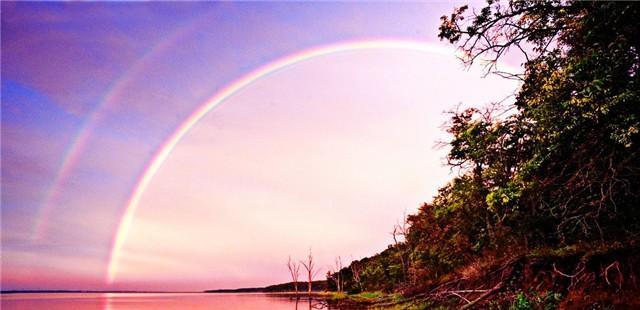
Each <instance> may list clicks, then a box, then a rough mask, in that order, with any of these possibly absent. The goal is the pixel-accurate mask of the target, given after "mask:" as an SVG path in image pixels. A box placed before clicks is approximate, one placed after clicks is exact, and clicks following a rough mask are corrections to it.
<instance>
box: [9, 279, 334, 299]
mask: <svg viewBox="0 0 640 310" xmlns="http://www.w3.org/2000/svg"><path fill="white" fill-rule="evenodd" d="M326 288H327V281H326V280H319V281H313V282H312V295H318V293H320V292H322V291H325V290H326ZM0 293H1V294H38V293H48V294H56V293H60V294H64V293H67V294H72V293H83V294H106V293H120V294H169V293H180V294H194V293H277V294H278V295H281V294H283V295H292V296H295V286H294V283H293V282H287V283H281V284H274V285H269V286H264V287H243V288H233V289H213V290H205V291H145V290H140V291H137V290H135V291H127V290H115V291H111V290H46V289H45V290H6V291H0ZM298 295H308V293H307V282H298Z"/></svg>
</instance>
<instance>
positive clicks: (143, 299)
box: [0, 293, 326, 310]
mask: <svg viewBox="0 0 640 310" xmlns="http://www.w3.org/2000/svg"><path fill="white" fill-rule="evenodd" d="M0 308H2V310H11V309H51V310H58V309H79V310H85V309H100V310H121V309H143V310H144V309H212V310H218V309H249V310H254V309H274V310H278V309H286V310H294V309H299V310H303V309H310V308H311V309H326V308H325V307H323V306H322V305H321V304H320V302H318V301H312V304H311V305H309V301H307V300H300V301H298V302H296V301H295V300H292V299H290V298H288V297H282V296H281V297H278V296H273V295H265V294H258V293H256V294H203V293H153V294H146V293H140V294H131V293H84V294H83V293H29V294H3V295H2V307H0Z"/></svg>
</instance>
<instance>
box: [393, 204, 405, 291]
mask: <svg viewBox="0 0 640 310" xmlns="http://www.w3.org/2000/svg"><path fill="white" fill-rule="evenodd" d="M408 229H409V228H408V226H407V213H406V211H405V212H404V213H403V214H402V224H401V223H397V224H396V225H394V226H393V232H391V236H393V243H394V245H395V247H396V249H397V250H398V253H399V254H400V263H401V264H402V276H403V278H405V279H406V278H407V269H408V268H407V263H406V262H405V257H404V256H405V253H404V252H405V249H404V248H405V242H406V240H404V238H406V235H407V230H408ZM398 237H402V238H403V241H398Z"/></svg>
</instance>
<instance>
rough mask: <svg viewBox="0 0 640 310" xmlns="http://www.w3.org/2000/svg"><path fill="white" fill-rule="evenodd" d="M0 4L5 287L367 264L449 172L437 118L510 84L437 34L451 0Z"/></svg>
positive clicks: (181, 281)
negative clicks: (294, 263)
mask: <svg viewBox="0 0 640 310" xmlns="http://www.w3.org/2000/svg"><path fill="white" fill-rule="evenodd" d="M1 5H2V13H1V14H2V15H1V19H2V25H1V26H2V29H1V31H2V37H1V40H2V109H1V114H2V115H1V121H2V124H1V129H2V133H1V139H2V141H1V146H2V149H1V155H2V161H1V164H2V166H1V169H2V183H1V184H2V197H1V202H2V213H1V216H2V217H1V224H2V227H1V232H2V235H1V241H2V270H1V271H2V289H3V290H17V289H83V290H180V291H191V290H203V289H212V288H233V287H252V286H262V285H269V284H273V283H280V282H285V281H288V280H289V279H288V273H287V272H288V271H287V269H286V261H287V258H288V257H289V256H291V257H293V258H294V259H296V258H298V259H302V258H304V257H305V256H306V255H307V253H308V252H309V250H310V249H311V251H312V252H313V254H314V256H315V257H316V259H317V261H318V266H319V267H320V269H321V272H320V274H324V273H325V272H326V271H327V269H328V266H329V265H330V264H331V262H333V260H334V258H335V257H336V256H341V257H342V258H343V260H344V261H346V262H348V261H350V260H352V259H359V258H362V257H365V256H369V255H372V254H375V253H377V252H380V251H382V250H384V249H385V248H386V247H387V245H388V244H390V243H391V242H392V239H391V235H390V231H391V230H392V229H393V225H394V224H396V223H397V222H398V221H400V220H401V219H402V217H403V214H404V213H412V212H415V210H417V208H418V207H419V206H420V204H422V203H424V202H428V201H430V200H431V199H432V197H433V196H434V195H435V193H436V192H437V189H438V187H440V186H442V185H443V184H445V183H446V181H447V180H448V179H450V178H451V171H450V169H449V168H448V167H446V166H445V165H444V161H443V157H444V156H445V155H446V148H437V147H436V144H437V142H438V141H446V139H447V138H448V137H447V135H446V133H445V132H444V131H443V129H442V124H443V123H444V122H445V121H446V119H447V114H446V113H444V112H445V111H448V110H451V109H452V108H455V107H456V106H457V105H458V104H462V105H463V106H465V105H484V104H488V103H490V102H494V101H500V100H502V99H504V98H508V96H509V95H511V94H513V93H514V91H515V89H516V88H517V84H515V82H514V81H510V80H505V79H501V78H498V77H496V76H492V75H489V76H486V77H485V75H484V74H483V73H484V72H483V71H482V70H481V68H475V67H472V68H465V67H464V66H463V65H462V64H461V62H460V61H459V60H458V59H457V58H456V51H455V49H454V48H453V47H452V46H449V45H447V44H445V43H443V42H440V41H439V40H438V38H437V28H438V24H439V17H440V16H441V15H444V14H449V13H450V12H451V10H452V9H453V7H455V6H456V4H455V3H451V2H422V3H325V2H305V3H302V2H300V3H297V2H296V3H290V2H184V3H183V2H130V3H117V2H88V3H67V2H65V3H59V2H2V4H1ZM509 65H511V66H517V65H518V63H517V62H514V63H513V64H509Z"/></svg>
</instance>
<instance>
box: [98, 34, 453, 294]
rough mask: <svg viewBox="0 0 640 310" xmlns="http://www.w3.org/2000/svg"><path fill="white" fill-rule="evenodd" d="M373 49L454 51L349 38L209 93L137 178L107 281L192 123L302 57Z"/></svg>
mask: <svg viewBox="0 0 640 310" xmlns="http://www.w3.org/2000/svg"><path fill="white" fill-rule="evenodd" d="M373 49H392V50H407V51H415V52H424V53H430V54H438V55H444V56H448V55H450V56H453V55H454V54H455V52H454V50H452V49H448V48H444V47H439V46H436V45H433V44H428V43H424V42H421V41H411V40H364V41H350V42H343V43H337V44H331V45H324V46H320V47H314V48H310V49H306V50H303V51H301V52H298V53H294V54H292V55H289V56H285V57H283V58H280V59H278V60H275V61H273V62H270V63H268V64H266V65H263V66H261V67H259V68H257V69H255V70H253V71H251V72H249V73H247V74H245V75H244V76H242V77H240V78H239V79H237V80H235V81H234V82H232V83H230V84H229V85H227V86H226V87H224V88H222V89H221V90H219V91H218V92H217V93H216V94H214V95H213V97H211V98H210V99H208V100H207V101H205V102H204V103H203V104H201V105H200V106H199V108H197V109H196V110H195V111H194V112H193V113H192V114H191V115H190V116H189V117H188V118H187V119H186V120H185V121H184V122H183V123H182V124H181V125H180V126H179V127H178V128H177V130H176V131H175V132H174V133H173V134H171V135H170V136H169V138H168V139H167V140H165V142H164V143H163V144H162V145H161V146H160V148H159V149H158V151H157V152H156V153H155V154H154V156H153V157H152V159H151V160H150V162H149V164H148V166H147V167H146V169H145V170H144V172H143V173H142V175H141V177H140V178H139V179H138V181H137V183H136V185H135V187H134V189H133V191H132V193H131V195H130V197H129V199H128V201H127V204H126V208H125V211H124V214H123V216H122V218H121V220H120V224H119V226H118V228H117V230H116V235H115V237H114V241H113V246H112V248H111V256H110V258H109V264H108V270H107V276H106V278H107V279H106V282H107V283H108V284H111V283H113V282H114V280H115V277H116V274H117V272H118V263H119V259H120V256H121V254H122V247H123V245H124V243H125V241H126V239H127V235H128V233H129V229H130V228H131V225H132V223H133V219H134V215H135V213H136V209H137V208H138V204H139V202H140V199H141V198H142V195H143V193H144V192H145V190H146V189H147V187H148V186H149V183H150V182H151V180H152V179H153V177H154V176H155V175H156V173H157V172H158V170H159V169H160V167H161V166H162V164H163V163H164V162H165V160H166V159H167V157H169V155H170V154H171V152H172V151H173V149H174V148H175V147H176V145H177V144H178V142H180V140H181V139H182V138H183V137H184V136H185V135H186V134H187V133H188V132H189V130H191V128H193V126H194V125H196V124H197V123H198V121H200V120H201V119H202V118H203V117H204V116H205V115H206V114H207V113H209V112H210V111H211V110H213V108H215V107H217V106H218V105H220V103H222V102H224V101H225V100H227V99H228V98H230V97H231V96H233V95H234V94H235V93H237V92H239V91H240V90H242V89H243V88H245V87H247V86H248V85H250V84H252V83H254V82H256V81H257V80H260V79H262V78H264V77H267V76H269V75H271V74H273V73H276V72H278V71H280V70H282V69H284V68H287V67H289V66H292V65H295V64H298V63H301V62H303V61H306V60H310V59H312V58H316V57H320V56H325V55H330V54H335V53H343V52H350V51H359V50H373Z"/></svg>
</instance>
